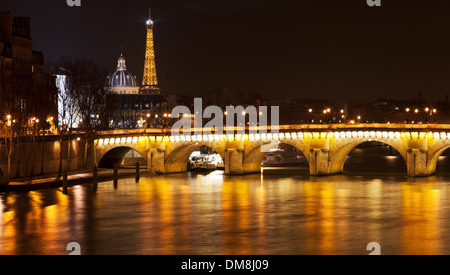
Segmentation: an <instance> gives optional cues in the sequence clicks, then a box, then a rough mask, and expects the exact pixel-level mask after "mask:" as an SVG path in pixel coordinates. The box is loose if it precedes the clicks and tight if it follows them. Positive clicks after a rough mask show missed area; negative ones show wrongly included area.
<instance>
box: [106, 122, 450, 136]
mask: <svg viewBox="0 0 450 275" xmlns="http://www.w3.org/2000/svg"><path fill="white" fill-rule="evenodd" d="M171 130H172V129H171V128H165V129H131V130H123V129H121V130H109V131H99V132H97V135H98V136H100V137H108V136H171V135H172V132H171ZM203 130H204V128H202V129H195V128H192V129H191V133H190V135H196V134H198V133H202V132H203ZM242 130H244V131H245V133H250V132H251V131H257V132H264V133H274V130H275V131H277V132H279V133H287V132H333V131H371V130H374V131H396V132H443V131H444V132H448V131H450V124H382V123H369V124H367V123H361V124H297V125H280V126H277V127H270V126H268V127H245V128H243V127H228V128H227V127H224V128H223V129H221V132H223V134H227V132H233V133H238V132H239V131H242ZM211 132H213V133H214V132H215V130H214V129H213V130H212V131H211Z"/></svg>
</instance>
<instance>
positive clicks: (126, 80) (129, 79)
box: [105, 55, 138, 88]
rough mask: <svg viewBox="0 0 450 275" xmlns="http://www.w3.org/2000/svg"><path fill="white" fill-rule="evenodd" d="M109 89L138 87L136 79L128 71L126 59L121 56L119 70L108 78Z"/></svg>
mask: <svg viewBox="0 0 450 275" xmlns="http://www.w3.org/2000/svg"><path fill="white" fill-rule="evenodd" d="M105 86H106V87H107V88H114V87H138V85H137V81H136V77H135V76H134V75H132V74H131V73H129V72H128V71H127V66H126V64H125V57H123V55H120V57H119V60H118V62H117V70H116V71H115V72H114V73H112V74H110V75H109V76H108V77H107V78H106V84H105Z"/></svg>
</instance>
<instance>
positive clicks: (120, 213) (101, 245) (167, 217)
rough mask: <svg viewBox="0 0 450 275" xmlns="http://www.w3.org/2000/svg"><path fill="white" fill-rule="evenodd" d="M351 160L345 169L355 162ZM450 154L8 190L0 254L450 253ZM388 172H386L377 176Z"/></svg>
mask: <svg viewBox="0 0 450 275" xmlns="http://www.w3.org/2000/svg"><path fill="white" fill-rule="evenodd" d="M347 167H348V169H347ZM449 168H450V161H449V160H448V159H447V158H446V157H443V158H442V159H441V161H440V163H439V169H438V170H439V173H438V174H437V176H434V177H430V178H417V179H408V178H407V177H405V176H404V175H405V173H406V172H405V171H404V169H406V168H404V167H403V163H402V160H401V159H399V158H397V157H389V156H373V157H370V158H367V157H361V156H352V157H350V158H349V159H348V160H347V164H346V170H347V172H346V173H345V174H344V175H338V176H332V177H323V178H322V177H310V176H308V175H307V174H306V171H305V170H298V171H287V170H265V171H264V174H263V175H249V176H237V177H229V176H225V175H223V172H220V171H216V172H213V173H211V174H208V175H201V174H194V173H188V174H179V175H168V176H160V177H147V178H142V179H141V181H140V182H139V183H135V181H134V179H125V180H120V181H119V185H118V188H117V189H114V185H113V183H112V182H104V183H100V184H99V187H98V190H97V193H96V194H93V192H92V186H91V185H90V184H85V185H80V186H75V187H72V188H71V189H70V195H69V196H65V195H63V194H62V193H61V191H60V190H56V189H50V190H42V191H36V192H29V193H15V194H14V193H10V194H0V213H1V219H0V254H63V255H64V254H69V253H70V251H67V250H66V248H67V244H68V243H70V242H78V243H79V244H80V247H81V254H158V255H173V254H177V255H178V254H182V255H191V254H193V255H199V254H200V255H204V254H207V255H222V254H225V255H241V254H244V255H254V254H256V255H261V254H264V255H272V254H275V255H286V254H289V255H292V254H293V255H298V254H300V255H301V254H363V255H364V254H366V255H367V254H369V253H370V252H369V251H367V250H366V248H367V244H368V243H371V242H377V243H379V244H380V246H381V254H450V246H449V245H448V244H450V173H446V171H448V170H450V169H449ZM380 175H381V176H380Z"/></svg>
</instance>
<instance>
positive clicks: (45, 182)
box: [0, 169, 147, 192]
mask: <svg viewBox="0 0 450 275" xmlns="http://www.w3.org/2000/svg"><path fill="white" fill-rule="evenodd" d="M146 172H147V169H141V171H140V174H141V175H142V174H145V173H146ZM97 176H98V181H99V182H104V181H111V180H114V171H113V170H112V169H99V170H98V173H97ZM135 176H136V169H119V171H118V178H119V179H123V178H130V177H135ZM93 178H94V174H93V172H92V171H91V172H90V171H83V172H78V173H71V174H69V175H68V176H67V180H68V182H69V186H74V185H79V184H84V183H90V182H92V180H93ZM62 186H63V177H62V175H47V176H43V177H35V178H33V179H13V180H12V181H11V182H10V183H9V184H8V185H0V192H16V191H24V192H28V191H35V190H41V189H47V188H59V187H62Z"/></svg>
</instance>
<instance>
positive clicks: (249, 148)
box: [94, 124, 450, 177]
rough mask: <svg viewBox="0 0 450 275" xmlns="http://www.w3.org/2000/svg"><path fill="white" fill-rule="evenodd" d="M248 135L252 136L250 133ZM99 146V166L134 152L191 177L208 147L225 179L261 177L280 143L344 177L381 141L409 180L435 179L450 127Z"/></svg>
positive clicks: (110, 140)
mask: <svg viewBox="0 0 450 275" xmlns="http://www.w3.org/2000/svg"><path fill="white" fill-rule="evenodd" d="M247 133H248V132H247ZM100 136H101V137H102V138H100V139H98V140H96V141H95V143H94V152H95V156H94V161H95V162H96V164H97V165H99V166H100V167H102V166H111V165H112V164H113V163H114V162H120V161H121V160H122V159H123V158H124V156H125V154H126V153H127V152H128V151H129V150H130V149H134V150H136V151H137V152H139V153H140V154H141V155H142V156H143V157H144V159H145V160H146V161H147V165H148V169H149V171H151V172H154V173H157V174H170V173H181V172H186V171H187V163H188V160H189V157H190V155H191V153H192V152H193V151H195V150H197V149H199V148H200V147H202V146H207V147H209V148H211V149H213V150H214V151H216V152H217V153H218V154H220V155H221V156H222V159H223V161H224V164H225V173H226V174H228V175H242V174H251V173H260V172H261V162H262V160H263V158H264V155H265V154H266V152H267V151H268V149H270V148H271V147H276V146H278V144H280V143H285V144H289V145H292V146H294V147H296V148H297V149H299V150H300V151H301V152H302V153H303V155H304V156H305V158H306V159H307V161H308V164H309V167H310V174H311V175H313V176H326V175H333V174H339V173H342V172H343V169H344V162H345V159H346V157H347V156H348V154H349V153H350V152H351V151H352V150H353V149H354V148H355V147H357V146H358V145H360V144H362V143H365V142H369V141H376V142H381V143H384V144H386V145H389V146H391V147H393V148H394V149H395V150H397V151H398V152H399V154H400V155H401V156H402V157H403V159H404V161H405V163H406V167H407V170H408V176H410V177H420V176H430V175H433V174H434V173H435V172H436V164H437V161H438V158H439V156H441V155H442V154H443V153H444V151H446V150H447V149H449V148H450V125H437V124H436V125H435V124H430V125H427V124H420V125H416V124H356V125H345V124H336V125H289V126H280V127H279V133H276V134H244V135H238V134H235V135H201V136H198V135H197V136H195V135H192V136H170V130H149V129H147V130H129V131H124V130H120V131H119V130H118V131H106V132H101V133H100Z"/></svg>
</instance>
